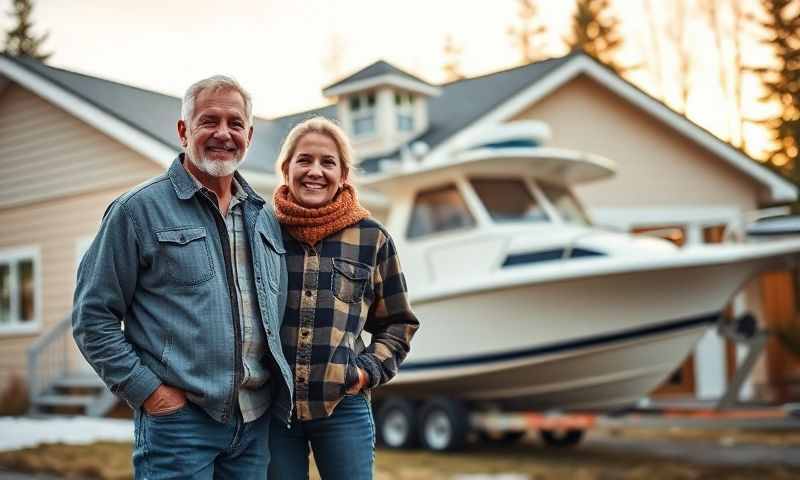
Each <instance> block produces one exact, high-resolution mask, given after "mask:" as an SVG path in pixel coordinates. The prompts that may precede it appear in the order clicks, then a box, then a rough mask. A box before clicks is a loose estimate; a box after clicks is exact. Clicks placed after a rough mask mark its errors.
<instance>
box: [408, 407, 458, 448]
mask: <svg viewBox="0 0 800 480" xmlns="http://www.w3.org/2000/svg"><path fill="white" fill-rule="evenodd" d="M418 429H419V433H420V440H422V444H423V446H424V447H425V448H427V449H429V450H433V451H437V452H443V451H454V450H461V449H462V448H464V444H465V443H466V440H467V433H468V432H469V411H468V410H467V408H466V407H465V406H464V404H462V403H461V402H458V401H456V400H451V399H449V398H444V397H437V398H433V399H431V400H428V401H427V402H425V404H424V405H423V406H422V409H421V410H420V415H419V428H418Z"/></svg>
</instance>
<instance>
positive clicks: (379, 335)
mask: <svg viewBox="0 0 800 480" xmlns="http://www.w3.org/2000/svg"><path fill="white" fill-rule="evenodd" d="M352 158H353V154H352V149H351V147H350V142H349V141H348V139H347V137H346V135H345V134H344V132H342V130H341V129H340V128H339V127H338V126H336V125H335V124H334V123H333V122H331V121H329V120H327V119H324V118H321V117H317V118H312V119H309V120H306V121H304V122H302V123H300V124H299V125H297V126H296V127H294V128H293V129H292V131H291V132H289V135H288V137H287V138H286V141H285V142H284V144H283V147H282V149H281V153H280V155H279V157H278V163H277V168H278V169H279V174H280V175H281V176H282V177H283V185H281V186H280V187H278V189H277V190H276V191H275V195H274V198H273V201H274V205H275V213H276V215H277V218H278V221H279V222H280V223H281V226H282V229H283V237H284V246H285V247H286V264H287V267H288V269H289V288H288V298H287V306H286V312H285V314H284V321H283V327H282V329H281V341H282V344H283V350H284V353H285V354H286V359H287V360H288V361H289V364H290V367H291V368H292V369H293V372H294V384H295V387H294V389H295V395H294V398H295V404H294V414H293V417H292V423H291V424H290V426H289V427H288V428H287V427H286V426H285V425H281V424H280V423H278V422H272V427H271V429H270V451H271V461H270V476H269V478H274V479H280V480H283V479H288V480H294V479H304V478H307V477H308V454H309V446H310V448H311V450H313V452H314V459H315V460H316V463H317V468H318V470H319V471H320V474H321V476H322V478H323V479H324V480H345V479H346V480H361V479H371V478H372V464H373V457H374V455H373V450H374V445H375V426H374V423H373V419H372V412H371V409H370V405H369V391H370V390H371V389H373V388H375V387H377V386H379V385H381V384H383V383H386V382H387V381H389V380H390V379H391V378H392V377H394V375H395V374H396V373H397V369H398V367H399V365H400V362H402V361H403V359H404V358H405V356H406V354H407V353H408V351H409V343H410V341H411V337H412V336H413V335H414V332H415V331H416V330H417V328H418V326H419V323H418V321H417V319H416V317H415V316H414V314H413V313H412V311H411V308H410V307H409V304H408V299H407V295H406V285H405V279H404V277H403V273H402V271H401V269H400V263H399V261H398V259H397V254H396V251H395V247H394V243H393V242H392V239H391V238H390V237H389V234H388V233H387V232H386V230H385V229H384V228H383V226H382V225H380V224H379V223H378V222H376V221H375V220H373V219H371V218H369V212H368V211H367V210H365V209H364V208H363V207H361V205H360V204H359V203H358V197H357V195H356V191H355V189H354V188H353V186H352V183H351V182H350V180H351V178H352V174H351V168H352ZM363 330H366V331H368V332H370V333H371V334H372V340H371V341H370V344H369V345H368V346H365V345H364V342H363V341H362V339H361V332H362V331H363Z"/></svg>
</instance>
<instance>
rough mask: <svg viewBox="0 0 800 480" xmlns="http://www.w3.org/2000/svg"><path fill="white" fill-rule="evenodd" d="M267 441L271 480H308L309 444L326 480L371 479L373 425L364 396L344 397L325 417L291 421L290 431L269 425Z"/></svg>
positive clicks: (273, 423) (275, 425)
mask: <svg viewBox="0 0 800 480" xmlns="http://www.w3.org/2000/svg"><path fill="white" fill-rule="evenodd" d="M269 442H270V447H271V450H272V461H271V462H270V465H269V478H270V479H280V480H305V479H306V478H308V453H309V444H310V445H311V450H313V451H314V460H316V462H317V469H318V470H319V473H320V475H321V476H322V478H324V479H325V480H371V479H372V464H373V461H374V457H375V456H374V449H375V424H374V422H373V420H372V409H371V408H370V405H369V400H367V398H366V396H365V395H364V394H359V395H352V396H350V395H348V396H346V397H344V399H343V400H342V401H341V402H340V403H339V405H337V406H336V409H335V410H334V411H333V413H332V414H331V416H330V417H327V418H319V419H315V420H308V421H304V422H301V421H299V420H297V419H293V423H292V427H291V428H286V426H285V425H282V424H280V423H279V422H272V425H271V427H270V440H269Z"/></svg>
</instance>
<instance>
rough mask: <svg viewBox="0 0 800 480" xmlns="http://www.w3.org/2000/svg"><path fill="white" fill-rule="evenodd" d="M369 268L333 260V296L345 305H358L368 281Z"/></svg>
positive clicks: (350, 262)
mask: <svg viewBox="0 0 800 480" xmlns="http://www.w3.org/2000/svg"><path fill="white" fill-rule="evenodd" d="M370 271H371V269H370V267H369V266H367V265H364V264H363V263H358V262H354V261H351V260H345V259H343V258H336V257H334V258H333V272H332V275H333V282H332V284H333V294H334V296H336V298H338V299H339V300H341V301H343V302H345V303H358V302H360V301H361V300H362V299H363V298H364V290H365V289H366V287H367V283H368V282H369V279H370Z"/></svg>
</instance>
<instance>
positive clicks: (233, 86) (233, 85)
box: [181, 75, 253, 125]
mask: <svg viewBox="0 0 800 480" xmlns="http://www.w3.org/2000/svg"><path fill="white" fill-rule="evenodd" d="M228 89H230V90H234V91H237V92H239V94H240V95H241V96H242V98H243V99H244V110H245V113H246V114H247V121H248V122H250V125H253V100H252V98H251V97H250V93H249V92H248V91H247V90H245V89H244V87H242V86H241V85H240V84H239V82H237V81H236V80H234V79H233V78H231V77H228V76H225V75H214V76H213V77H208V78H204V79H203V80H200V81H199V82H195V83H193V84H192V85H190V86H189V88H187V89H186V93H185V94H184V95H183V103H182V104H181V120H183V121H184V122H187V123H188V122H190V121H191V119H192V115H194V104H195V102H196V101H197V97H199V96H200V94H201V93H202V92H204V91H205V90H211V91H219V90H228Z"/></svg>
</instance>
